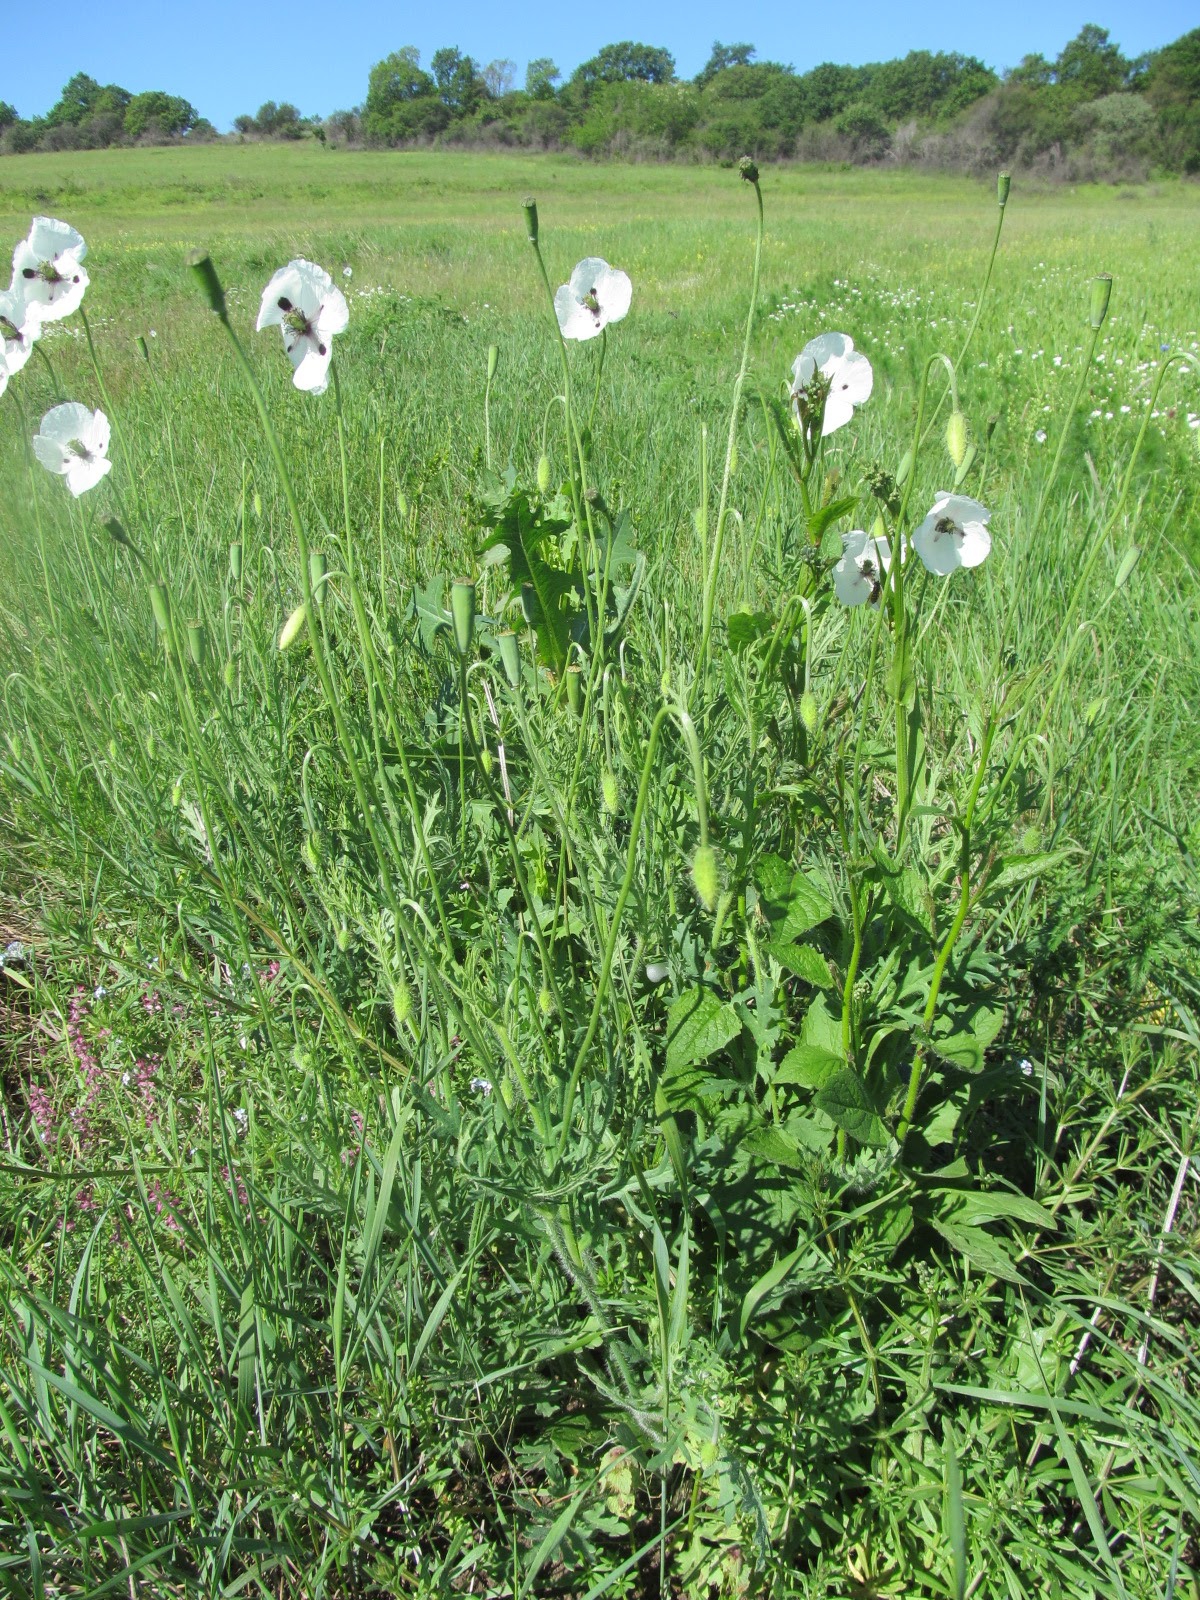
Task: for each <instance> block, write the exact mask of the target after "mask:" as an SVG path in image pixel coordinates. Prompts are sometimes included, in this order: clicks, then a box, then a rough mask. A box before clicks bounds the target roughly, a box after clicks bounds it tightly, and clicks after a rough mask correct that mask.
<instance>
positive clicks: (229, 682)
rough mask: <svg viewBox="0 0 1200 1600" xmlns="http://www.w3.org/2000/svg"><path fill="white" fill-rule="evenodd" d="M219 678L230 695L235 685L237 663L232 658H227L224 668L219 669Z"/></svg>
mask: <svg viewBox="0 0 1200 1600" xmlns="http://www.w3.org/2000/svg"><path fill="white" fill-rule="evenodd" d="M221 676H222V677H223V678H224V680H225V687H226V688H227V689H228V690H229V692H230V694H232V693H233V689H234V685H235V684H236V683H237V662H236V661H235V660H234V658H233V656H230V657H229V659H228V660H227V661H226V663H225V665H224V667H223V668H222V669H221Z"/></svg>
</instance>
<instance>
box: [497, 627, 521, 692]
mask: <svg viewBox="0 0 1200 1600" xmlns="http://www.w3.org/2000/svg"><path fill="white" fill-rule="evenodd" d="M496 648H497V649H498V650H499V652H500V665H501V666H502V667H503V668H504V676H505V677H506V678H507V679H508V681H509V684H510V685H511V687H512V688H514V689H515V688H516V687H517V686H518V685H519V684H520V682H521V649H520V646H519V644H518V643H517V636H516V634H515V633H514V632H513V631H512V629H511V628H507V629H506V630H505V631H504V632H503V633H500V634H497V635H496Z"/></svg>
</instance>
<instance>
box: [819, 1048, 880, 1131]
mask: <svg viewBox="0 0 1200 1600" xmlns="http://www.w3.org/2000/svg"><path fill="white" fill-rule="evenodd" d="M813 1104H814V1105H816V1106H817V1108H818V1109H819V1110H821V1111H823V1112H824V1113H825V1115H826V1116H827V1117H832V1118H833V1120H834V1122H836V1123H837V1125H838V1127H839V1128H844V1129H845V1131H846V1132H847V1133H848V1134H849V1135H850V1137H851V1138H852V1139H857V1140H858V1142H859V1144H874V1145H882V1144H886V1143H887V1142H888V1131H887V1128H886V1126H885V1125H884V1122H883V1119H882V1117H880V1115H879V1114H878V1112H877V1111H876V1110H875V1108H874V1106H873V1105H872V1104H871V1099H870V1096H869V1095H868V1094H867V1086H866V1084H865V1083H863V1081H862V1079H861V1078H860V1077H859V1075H858V1073H857V1072H855V1071H854V1069H853V1068H852V1067H842V1068H841V1070H840V1071H838V1072H837V1073H835V1074H834V1076H833V1077H832V1078H831V1079H830V1080H829V1082H828V1083H826V1084H825V1085H824V1087H823V1088H822V1089H820V1091H819V1092H818V1093H817V1096H816V1098H815V1100H814V1102H813Z"/></svg>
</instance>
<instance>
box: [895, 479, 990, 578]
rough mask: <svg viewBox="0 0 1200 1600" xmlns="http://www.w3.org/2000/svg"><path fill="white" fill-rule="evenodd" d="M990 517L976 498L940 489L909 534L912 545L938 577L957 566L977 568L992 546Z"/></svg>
mask: <svg viewBox="0 0 1200 1600" xmlns="http://www.w3.org/2000/svg"><path fill="white" fill-rule="evenodd" d="M991 517H992V513H991V512H990V511H988V510H987V509H986V508H985V507H984V506H981V505H980V504H979V501H978V500H972V499H971V498H970V497H969V496H968V495H965V494H947V493H945V491H941V492H939V494H938V497H937V499H936V500H935V501H934V503H933V509H932V510H931V511H930V513H929V515H928V516H927V517H926V518H925V521H924V522H923V523H922V524H921V526H920V527H919V528H918V529H917V530H916V532H915V533H914V534H913V536H912V542H913V547H914V549H915V550H916V552H917V554H918V555H919V556H920V558H921V560H922V561H923V562H924V563H925V565H926V566H927V567H928V568H929V570H930V572H936V573H937V574H938V576H939V577H942V578H944V577H946V576H947V575H948V574H949V573H951V572H954V571H955V570H956V569H957V568H958V567H977V566H978V565H979V564H980V562H981V561H986V559H987V554H988V551H989V550H990V549H991V548H992V536H991V534H990V533H989V532H988V523H989V522H990V521H991Z"/></svg>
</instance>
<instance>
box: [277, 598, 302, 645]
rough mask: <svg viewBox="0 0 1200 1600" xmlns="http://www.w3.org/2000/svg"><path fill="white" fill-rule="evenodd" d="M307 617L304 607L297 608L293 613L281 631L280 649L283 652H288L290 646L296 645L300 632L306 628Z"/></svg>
mask: <svg viewBox="0 0 1200 1600" xmlns="http://www.w3.org/2000/svg"><path fill="white" fill-rule="evenodd" d="M306 615H307V613H306V611H305V609H304V607H303V606H302V605H301V606H297V607H296V609H295V611H293V612H292V614H291V616H290V617H289V618H288V619H287V621H286V622H285V623H284V625H283V627H282V628H281V629H280V630H279V648H280V650H281V651H282V650H286V649H287V648H288V647H289V645H293V644H295V642H296V639H297V637H298V636H299V633H300V630H301V628H303V626H304V619H305V616H306Z"/></svg>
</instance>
